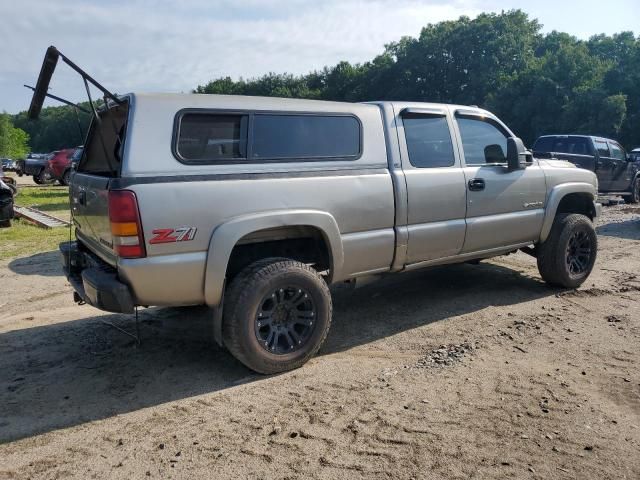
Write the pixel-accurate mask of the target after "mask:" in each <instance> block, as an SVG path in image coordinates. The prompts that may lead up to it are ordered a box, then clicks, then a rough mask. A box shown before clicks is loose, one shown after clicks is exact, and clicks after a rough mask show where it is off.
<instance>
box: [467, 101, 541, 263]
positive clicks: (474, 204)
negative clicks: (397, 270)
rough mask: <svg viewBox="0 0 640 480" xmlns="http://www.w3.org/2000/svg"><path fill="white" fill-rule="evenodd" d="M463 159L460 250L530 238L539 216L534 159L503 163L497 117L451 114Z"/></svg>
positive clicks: (537, 227) (537, 170)
mask: <svg viewBox="0 0 640 480" xmlns="http://www.w3.org/2000/svg"><path fill="white" fill-rule="evenodd" d="M456 123H457V126H458V132H459V134H460V139H461V143H462V152H463V157H464V161H465V166H464V168H463V170H464V176H465V182H466V187H467V208H466V223H467V229H466V236H465V241H464V245H463V248H462V253H471V252H480V251H485V250H491V249H495V248H502V247H506V246H510V245H518V244H523V243H527V242H534V241H536V240H537V239H538V238H539V236H540V231H541V229H542V221H543V218H544V203H545V199H546V182H545V177H544V172H543V171H542V169H541V168H540V166H539V165H538V163H537V161H535V160H534V163H533V164H532V165H529V166H527V168H525V169H523V170H515V171H509V170H508V168H507V159H506V153H507V138H508V137H509V136H510V134H509V132H508V131H507V130H506V129H505V128H504V127H503V126H502V125H501V124H500V123H499V122H497V121H495V120H493V119H491V118H489V117H481V116H476V115H468V114H465V115H456Z"/></svg>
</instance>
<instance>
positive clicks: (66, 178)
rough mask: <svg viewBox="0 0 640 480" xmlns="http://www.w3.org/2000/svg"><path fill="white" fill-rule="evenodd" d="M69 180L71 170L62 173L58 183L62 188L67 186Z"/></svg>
mask: <svg viewBox="0 0 640 480" xmlns="http://www.w3.org/2000/svg"><path fill="white" fill-rule="evenodd" d="M70 178H71V170H67V171H66V172H64V174H63V175H62V178H61V179H60V183H61V184H62V185H64V186H69V179H70Z"/></svg>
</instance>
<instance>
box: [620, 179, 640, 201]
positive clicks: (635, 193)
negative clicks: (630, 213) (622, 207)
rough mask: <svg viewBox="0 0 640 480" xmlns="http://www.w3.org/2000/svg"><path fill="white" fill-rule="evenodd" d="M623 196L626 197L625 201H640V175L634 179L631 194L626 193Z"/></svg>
mask: <svg viewBox="0 0 640 480" xmlns="http://www.w3.org/2000/svg"><path fill="white" fill-rule="evenodd" d="M622 198H623V199H624V203H640V177H638V178H636V179H635V180H634V181H633V185H632V186H631V194H630V195H624V196H623V197H622Z"/></svg>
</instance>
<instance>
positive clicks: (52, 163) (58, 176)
mask: <svg viewBox="0 0 640 480" xmlns="http://www.w3.org/2000/svg"><path fill="white" fill-rule="evenodd" d="M77 150H78V149H77V148H65V149H63V150H58V151H56V152H54V155H53V157H51V158H50V159H49V160H48V161H47V165H46V168H45V174H44V179H45V181H47V182H49V181H58V182H60V184H61V185H69V177H70V175H71V162H72V157H73V155H74V153H75V152H76V151H77Z"/></svg>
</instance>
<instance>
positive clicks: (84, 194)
mask: <svg viewBox="0 0 640 480" xmlns="http://www.w3.org/2000/svg"><path fill="white" fill-rule="evenodd" d="M78 203H79V204H80V205H86V204H87V192H85V191H84V190H83V191H81V192H80V193H79V194H78Z"/></svg>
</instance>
